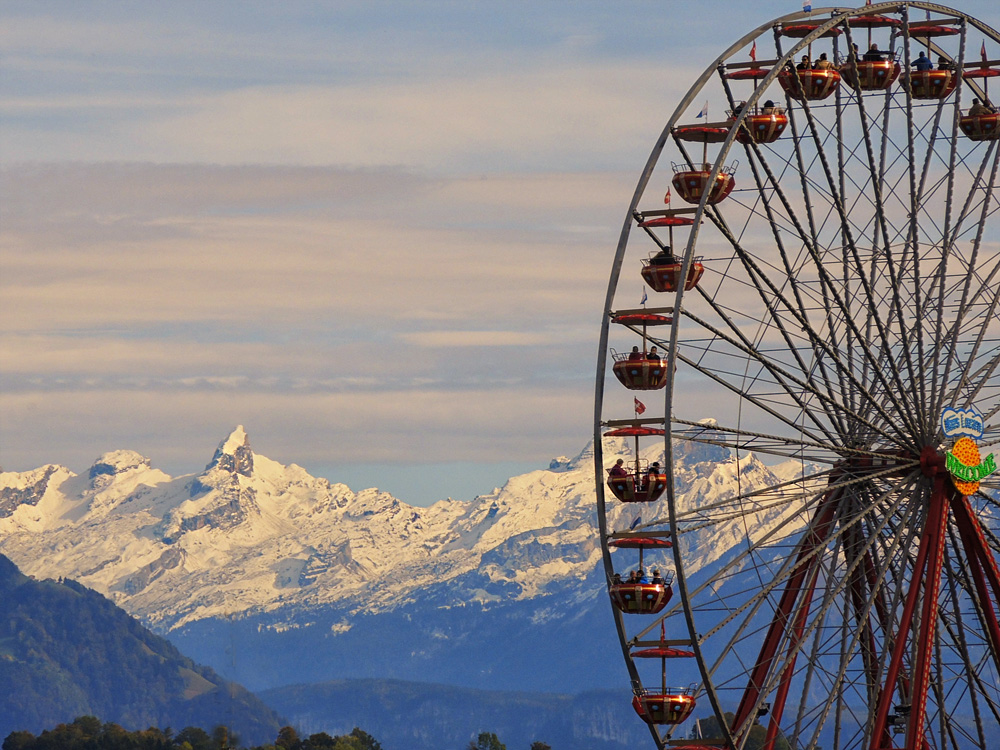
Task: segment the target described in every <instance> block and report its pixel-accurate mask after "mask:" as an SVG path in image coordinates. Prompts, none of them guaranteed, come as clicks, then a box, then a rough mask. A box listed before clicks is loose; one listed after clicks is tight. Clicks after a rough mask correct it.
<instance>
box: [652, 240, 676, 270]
mask: <svg viewBox="0 0 1000 750" xmlns="http://www.w3.org/2000/svg"><path fill="white" fill-rule="evenodd" d="M676 262H677V256H675V255H674V254H673V252H671V250H670V245H664V246H663V247H662V248H660V251H659V252H658V253H657V254H656V255H654V256H653V257H652V258H650V259H649V264H650V265H651V266H669V265H672V264H674V263H676Z"/></svg>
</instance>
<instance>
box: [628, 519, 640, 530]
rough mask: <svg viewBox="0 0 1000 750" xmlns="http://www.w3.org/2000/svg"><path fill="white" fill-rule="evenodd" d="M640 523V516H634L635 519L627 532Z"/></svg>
mask: <svg viewBox="0 0 1000 750" xmlns="http://www.w3.org/2000/svg"><path fill="white" fill-rule="evenodd" d="M640 523H642V516H636V517H635V519H634V520H633V521H632V525H631V526H629V527H628V530H629V531H631V530H632V529H634V528H635V527H636V526H638V525H639V524H640Z"/></svg>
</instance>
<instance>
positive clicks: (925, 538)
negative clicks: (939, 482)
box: [871, 513, 932, 750]
mask: <svg viewBox="0 0 1000 750" xmlns="http://www.w3.org/2000/svg"><path fill="white" fill-rule="evenodd" d="M930 521H931V519H930V513H928V523H927V524H926V525H925V526H924V533H923V535H922V536H921V538H920V549H919V551H918V552H917V560H916V562H915V563H914V565H913V574H912V576H911V578H910V591H909V593H908V594H907V595H906V605H905V606H904V608H903V616H902V618H901V619H900V622H899V632H898V633H897V634H896V637H895V639H894V640H893V642H892V657H891V659H890V661H889V669H888V672H887V673H886V678H885V681H884V682H883V683H882V689H881V691H880V693H879V698H878V706H877V708H876V710H875V724H874V726H873V727H872V735H871V738H872V739H871V750H884V748H887V747H890V744H889V743H890V742H891V737H890V735H889V731H888V727H887V726H886V721H887V720H888V718H889V707H890V706H891V705H892V696H893V695H894V694H895V690H894V688H893V686H894V685H895V684H896V682H897V681H898V680H899V671H900V668H901V667H902V665H903V655H904V653H905V652H906V644H907V643H908V638H907V636H908V635H909V632H910V623H911V622H912V621H913V613H914V611H916V608H917V600H918V599H919V597H920V582H921V579H922V578H923V574H924V568H925V567H926V565H927V553H928V548H929V546H930V539H929V537H930V528H931V526H932V524H931V523H930Z"/></svg>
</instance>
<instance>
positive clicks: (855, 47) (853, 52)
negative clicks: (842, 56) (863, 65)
mask: <svg viewBox="0 0 1000 750" xmlns="http://www.w3.org/2000/svg"><path fill="white" fill-rule="evenodd" d="M851 57H852V58H853V59H855V60H860V59H861V58H860V56H859V54H858V44H857V42H855V43H854V44H852V45H851Z"/></svg>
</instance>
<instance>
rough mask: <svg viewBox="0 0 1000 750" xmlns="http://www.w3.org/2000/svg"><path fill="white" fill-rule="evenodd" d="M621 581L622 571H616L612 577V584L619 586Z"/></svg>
mask: <svg viewBox="0 0 1000 750" xmlns="http://www.w3.org/2000/svg"><path fill="white" fill-rule="evenodd" d="M621 582H622V574H621V573H615V574H614V575H613V576H612V577H611V585H612V586H617V585H618V584H620V583H621Z"/></svg>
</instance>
